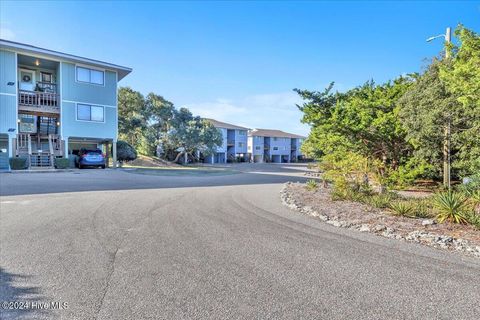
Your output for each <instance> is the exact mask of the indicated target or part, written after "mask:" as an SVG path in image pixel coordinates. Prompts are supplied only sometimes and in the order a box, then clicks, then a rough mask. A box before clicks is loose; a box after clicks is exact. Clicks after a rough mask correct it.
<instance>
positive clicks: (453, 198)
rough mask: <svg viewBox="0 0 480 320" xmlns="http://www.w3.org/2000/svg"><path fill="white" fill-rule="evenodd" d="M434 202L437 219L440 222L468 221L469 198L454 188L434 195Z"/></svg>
mask: <svg viewBox="0 0 480 320" xmlns="http://www.w3.org/2000/svg"><path fill="white" fill-rule="evenodd" d="M433 201H434V202H433V204H434V207H435V209H436V210H437V212H438V214H437V219H438V221H439V222H440V223H442V222H445V221H449V222H453V223H467V222H468V221H467V218H466V212H467V210H468V202H467V201H468V198H466V197H465V196H464V195H463V194H461V193H459V192H455V191H452V190H449V191H446V192H440V193H437V194H436V195H435V196H434V197H433Z"/></svg>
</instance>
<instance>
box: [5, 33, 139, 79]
mask: <svg viewBox="0 0 480 320" xmlns="http://www.w3.org/2000/svg"><path fill="white" fill-rule="evenodd" d="M0 48H2V49H13V50H16V51H21V52H22V53H23V52H25V53H27V54H28V53H30V54H41V55H42V56H46V57H52V58H56V59H62V60H66V61H71V62H76V63H86V64H90V65H93V66H98V67H102V68H105V69H109V70H113V71H115V72H117V75H118V81H120V80H121V79H123V78H124V77H125V76H126V75H127V74H129V73H130V72H132V69H131V68H128V67H123V66H119V65H116V64H113V63H109V62H103V61H99V60H94V59H89V58H84V57H80V56H75V55H72V54H68V53H63V52H59V51H54V50H49V49H44V48H40V47H35V46H32V45H29V44H25V43H20V42H15V41H10V40H4V39H0Z"/></svg>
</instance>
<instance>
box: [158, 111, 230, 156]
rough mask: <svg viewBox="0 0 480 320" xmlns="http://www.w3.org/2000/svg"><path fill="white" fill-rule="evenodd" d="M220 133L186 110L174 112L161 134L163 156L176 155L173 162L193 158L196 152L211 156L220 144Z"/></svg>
mask: <svg viewBox="0 0 480 320" xmlns="http://www.w3.org/2000/svg"><path fill="white" fill-rule="evenodd" d="M222 140H223V137H222V135H221V133H220V131H219V130H218V129H217V128H215V127H214V126H213V125H212V124H211V123H209V122H208V121H204V120H203V119H201V118H200V117H196V116H193V115H192V113H191V112H190V111H189V110H188V109H186V108H180V110H178V111H177V110H174V112H173V118H172V119H171V121H170V123H169V130H168V131H167V132H166V133H164V134H162V139H161V141H162V149H163V152H164V153H165V154H167V155H168V154H176V156H175V159H174V161H175V162H178V161H179V160H180V159H181V157H182V156H188V155H190V156H193V157H195V153H196V151H200V152H203V153H204V154H207V155H208V154H212V153H213V152H215V149H216V148H217V147H218V146H220V145H221V144H222V142H223V141H222Z"/></svg>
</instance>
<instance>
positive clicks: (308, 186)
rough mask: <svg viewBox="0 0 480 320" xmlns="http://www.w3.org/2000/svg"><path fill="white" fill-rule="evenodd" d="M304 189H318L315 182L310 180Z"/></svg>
mask: <svg viewBox="0 0 480 320" xmlns="http://www.w3.org/2000/svg"><path fill="white" fill-rule="evenodd" d="M306 187H307V190H309V191H315V190H317V189H318V183H317V181H315V180H313V179H310V180H308V181H307V184H306Z"/></svg>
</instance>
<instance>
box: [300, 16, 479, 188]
mask: <svg viewBox="0 0 480 320" xmlns="http://www.w3.org/2000/svg"><path fill="white" fill-rule="evenodd" d="M456 35H457V37H459V39H460V42H461V46H460V47H458V48H457V47H454V48H453V49H452V50H451V52H452V55H451V58H450V59H444V60H434V61H433V62H432V64H431V65H430V66H428V68H427V69H426V71H425V72H424V73H423V74H421V75H418V74H412V75H410V76H408V77H399V78H397V79H395V80H393V81H388V82H386V83H384V84H375V83H374V82H373V81H368V82H366V83H365V84H364V85H362V86H359V87H357V88H354V89H351V90H348V91H346V92H342V93H340V92H333V83H332V84H330V86H329V87H328V88H326V89H325V90H324V91H322V92H319V91H307V90H299V89H295V90H294V91H296V92H297V93H298V94H299V95H300V97H301V98H303V100H304V103H303V104H302V105H298V106H297V107H298V108H299V109H300V111H302V112H303V118H302V122H304V123H307V124H309V125H310V126H311V131H310V135H309V137H308V139H307V140H306V141H305V143H304V144H303V145H302V151H303V152H304V153H305V154H306V155H307V156H310V157H315V158H316V159H317V160H323V161H324V163H327V165H328V166H330V168H334V170H335V171H337V172H346V171H349V170H350V172H348V175H349V176H355V175H356V176H358V174H359V173H360V172H361V171H362V172H363V173H362V174H363V175H365V176H369V177H370V176H371V177H372V178H374V179H375V180H376V182H377V183H378V184H379V185H380V186H382V189H383V190H384V186H396V187H399V186H400V187H404V186H407V185H410V184H412V183H414V182H415V180H417V179H418V178H427V179H431V178H440V176H441V174H442V163H443V160H444V155H443V143H444V141H445V140H446V139H445V128H446V127H447V124H449V125H450V127H451V131H452V134H451V154H452V167H453V168H454V171H453V174H454V176H453V177H454V178H461V177H463V176H468V175H472V174H473V173H475V172H478V171H479V170H480V139H479V138H478V137H479V136H480V49H479V48H480V36H479V35H478V34H476V33H474V32H472V31H470V30H468V29H465V28H463V27H462V26H460V27H459V28H458V30H457V33H456ZM348 158H352V159H353V158H364V160H362V162H366V165H365V166H364V168H363V169H362V170H358V169H355V168H353V166H349V164H348V163H347V162H346V161H344V160H343V159H348ZM342 166H347V167H343V168H342ZM325 171H326V174H327V175H329V172H328V171H331V170H330V169H326V170H325Z"/></svg>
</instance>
